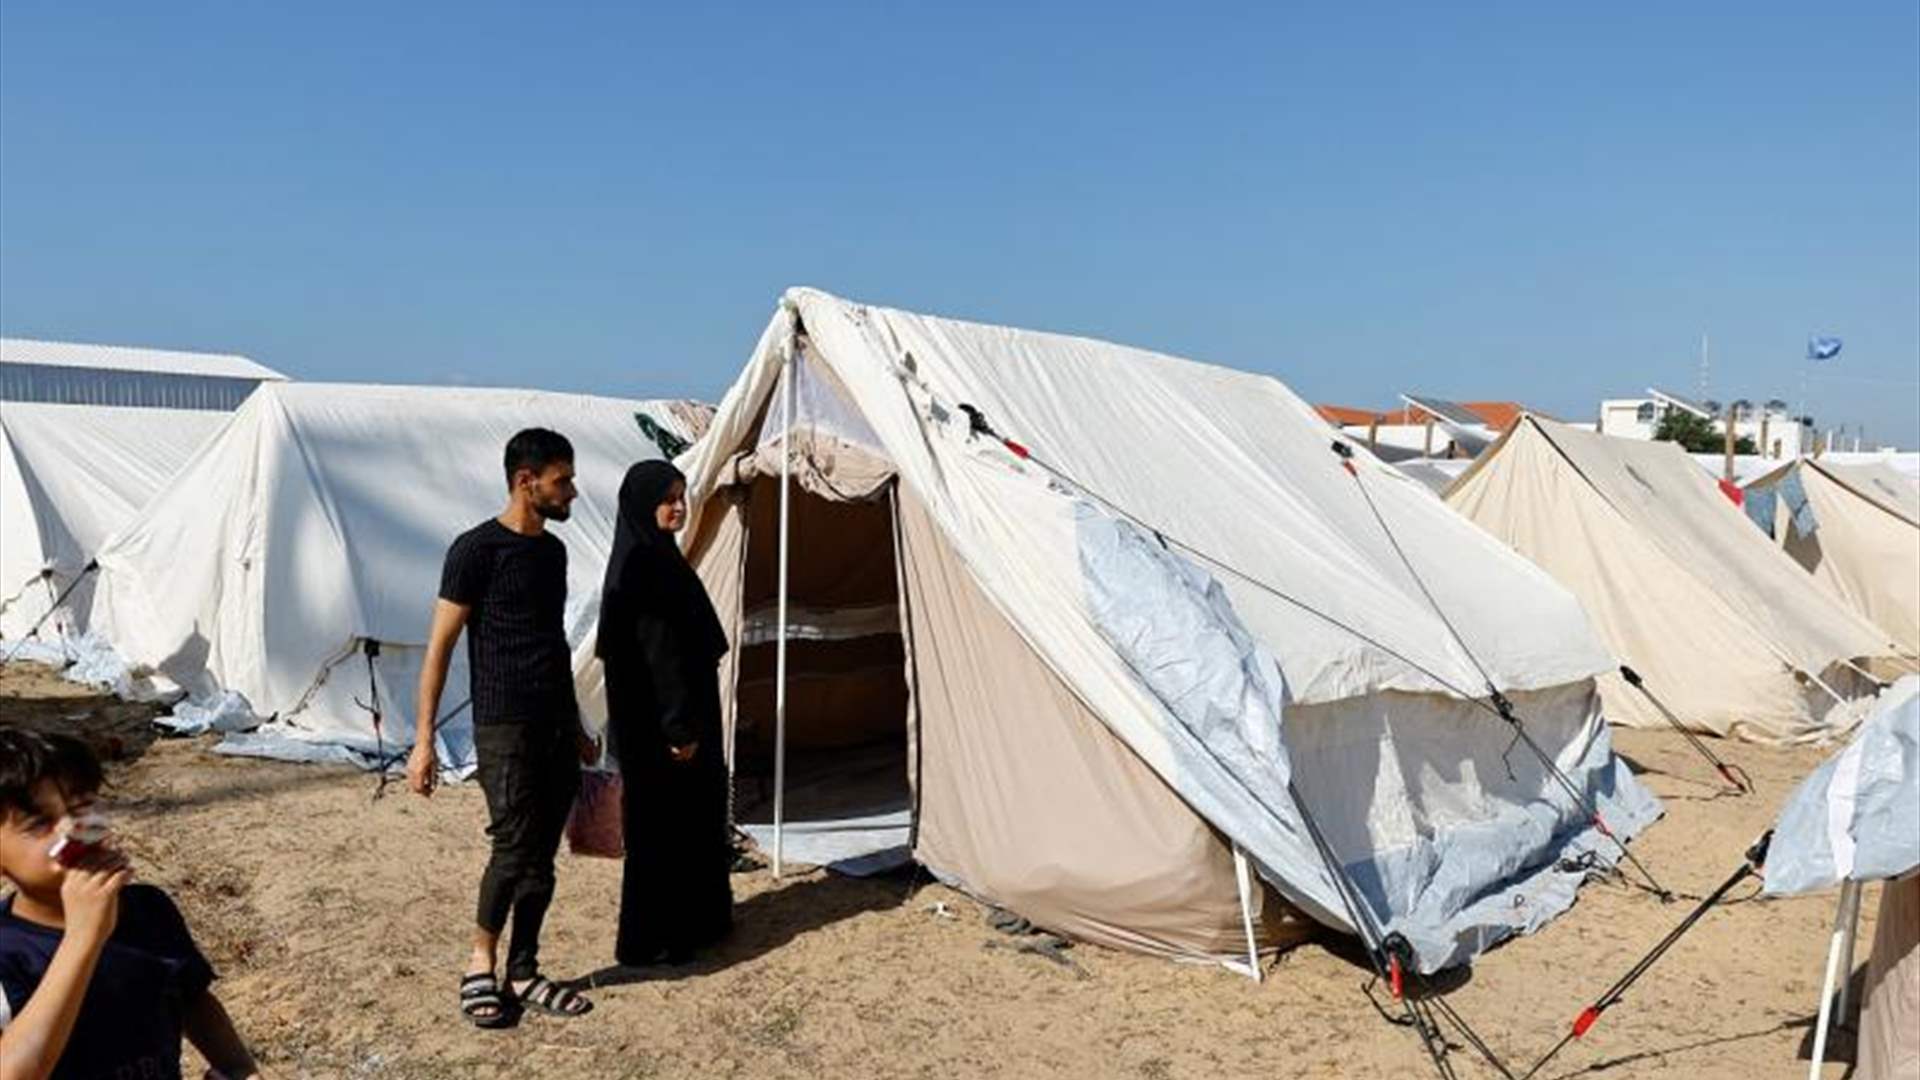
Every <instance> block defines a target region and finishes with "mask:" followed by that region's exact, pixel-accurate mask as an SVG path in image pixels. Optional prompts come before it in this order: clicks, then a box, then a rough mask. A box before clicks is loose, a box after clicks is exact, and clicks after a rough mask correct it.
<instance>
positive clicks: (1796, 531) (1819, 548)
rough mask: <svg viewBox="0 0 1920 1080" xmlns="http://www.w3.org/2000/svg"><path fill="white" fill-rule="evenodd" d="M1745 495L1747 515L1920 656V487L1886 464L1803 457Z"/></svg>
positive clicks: (1757, 482)
mask: <svg viewBox="0 0 1920 1080" xmlns="http://www.w3.org/2000/svg"><path fill="white" fill-rule="evenodd" d="M1745 496H1746V511H1747V516H1748V517H1749V518H1751V519H1753V520H1754V522H1755V523H1756V524H1758V525H1759V526H1760V527H1761V529H1763V530H1765V531H1766V532H1767V533H1768V535H1771V536H1774V537H1776V538H1777V539H1778V540H1779V542H1780V546H1781V547H1782V548H1784V549H1785V550H1786V552H1787V554H1788V555H1791V556H1793V561H1794V562H1797V563H1799V564H1800V565H1801V566H1802V567H1805V568H1806V570H1807V572H1808V573H1810V574H1812V575H1813V579H1814V580H1815V581H1817V582H1819V583H1820V585H1821V586H1822V587H1823V588H1825V589H1826V590H1827V591H1828V592H1829V593H1831V594H1833V595H1834V596H1835V597H1837V598H1839V599H1840V600H1842V601H1844V602H1846V603H1847V604H1848V605H1849V606H1851V607H1852V608H1853V609H1854V610H1855V611H1857V612H1859V613H1860V614H1862V615H1864V616H1866V617H1867V618H1868V619H1869V620H1871V621H1872V622H1873V623H1874V624H1875V625H1876V626H1878V627H1880V629H1882V630H1884V631H1885V632H1887V633H1888V634H1891V635H1892V636H1893V639H1894V641H1896V642H1898V643H1899V645H1900V647H1901V649H1902V650H1903V651H1905V652H1906V653H1907V654H1908V655H1909V656H1916V655H1920V487H1915V486H1914V485H1913V484H1912V483H1911V482H1910V481H1908V480H1907V478H1906V477H1905V476H1903V475H1901V474H1900V473H1897V472H1894V471H1893V470H1892V469H1889V468H1887V467H1886V466H1885V465H1880V464H1868V465H1836V464H1833V463H1831V462H1828V461H1826V460H1824V459H1819V458H1802V459H1800V460H1798V461H1793V462H1789V463H1787V464H1786V465H1782V466H1780V467H1779V468H1777V469H1775V470H1773V471H1772V472H1770V473H1768V474H1766V475H1765V476H1762V477H1760V478H1759V479H1757V480H1754V481H1753V482H1752V483H1750V484H1748V485H1747V487H1746V491H1745Z"/></svg>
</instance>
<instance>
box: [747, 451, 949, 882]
mask: <svg viewBox="0 0 1920 1080" xmlns="http://www.w3.org/2000/svg"><path fill="white" fill-rule="evenodd" d="M790 483H791V484H792V485H793V486H792V487H791V489H790V491H789V498H790V500H791V502H790V504H789V513H790V515H791V518H790V521H789V523H788V529H789V534H788V544H789V552H788V560H789V564H788V594H787V672H786V710H787V714H786V753H785V767H784V777H783V778H782V779H783V780H784V785H783V787H784V796H783V802H782V806H781V810H782V814H781V834H782V835H781V844H782V848H783V854H784V860H785V862H786V863H787V864H789V865H791V864H801V865H819V866H829V867H832V868H833V869H835V870H838V871H841V872H844V873H853V874H869V873H878V872H881V871H884V870H887V869H891V868H893V867H895V866H898V865H901V864H903V863H905V862H907V861H909V859H910V858H911V837H912V826H913V798H912V785H911V783H910V780H909V775H908V771H909V770H908V760H909V757H908V745H909V740H908V724H907V719H908V712H909V709H910V707H911V703H910V695H909V693H908V687H907V680H906V642H905V639H904V638H903V636H902V633H901V628H902V625H903V622H902V619H901V612H900V594H899V579H898V574H897V565H898V564H897V560H896V552H895V550H894V541H895V536H896V535H897V533H896V521H895V516H896V509H895V504H894V499H893V495H892V489H891V485H888V486H885V487H883V488H881V489H880V490H879V491H877V492H875V493H874V494H873V495H872V497H869V498H864V499H850V500H842V499H838V498H825V497H822V496H820V495H816V494H813V493H812V492H810V491H808V490H806V489H805V488H804V487H802V486H801V484H800V483H799V482H798V481H797V480H795V481H790ZM780 495H781V492H780V480H779V478H778V477H777V476H762V477H760V478H757V479H756V480H754V481H753V482H752V486H751V489H750V491H749V493H748V497H747V500H746V512H747V537H748V539H747V545H746V555H745V559H746V563H745V574H744V588H743V591H742V597H741V603H742V610H741V630H740V635H739V642H740V644H739V656H738V662H737V666H736V669H735V681H734V686H733V693H734V696H735V702H736V706H735V710H734V718H735V720H734V723H735V730H734V740H735V742H734V818H735V823H736V824H737V825H738V826H739V827H740V828H741V829H742V830H744V831H745V832H746V833H747V834H748V835H749V836H751V837H753V839H754V841H755V843H757V844H758V845H759V846H760V847H761V849H762V850H763V851H765V852H768V853H771V852H772V851H773V850H774V846H775V844H774V801H775V791H776V788H775V781H776V776H775V773H776V769H775V753H776V735H777V732H776V720H777V716H776V708H777V706H776V690H777V687H778V675H779V672H778V667H777V650H778V643H779V633H780V624H779V600H780V582H779V565H778V563H779V542H780V501H781V500H780Z"/></svg>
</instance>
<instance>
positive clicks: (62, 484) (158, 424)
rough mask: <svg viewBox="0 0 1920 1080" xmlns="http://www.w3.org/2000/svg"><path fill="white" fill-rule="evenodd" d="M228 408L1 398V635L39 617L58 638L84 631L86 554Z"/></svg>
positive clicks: (49, 635)
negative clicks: (57, 608) (55, 606)
mask: <svg viewBox="0 0 1920 1080" xmlns="http://www.w3.org/2000/svg"><path fill="white" fill-rule="evenodd" d="M227 418H228V414H227V413H224V412H214V411H208V410H198V409H145V408H125V407H119V406H102V405H64V404H61V405H49V404H41V403H38V402H20V401H8V402H0V640H6V641H9V642H18V641H19V640H20V639H21V638H22V637H23V636H25V635H27V634H29V633H32V632H34V630H35V627H36V626H38V627H39V628H40V629H39V632H38V636H39V637H40V638H41V639H42V640H45V641H48V642H54V643H57V642H58V641H59V640H60V639H62V638H64V637H66V636H68V635H77V634H79V633H81V632H83V631H84V630H85V629H86V613H87V610H88V608H89V605H90V603H91V600H92V593H93V588H92V585H93V583H92V581H91V579H90V577H89V575H87V574H86V567H87V564H88V563H89V562H90V561H92V559H93V557H94V555H95V554H96V553H97V552H98V551H99V550H100V545H101V544H102V543H104V542H105V541H106V539H107V537H108V536H110V535H111V534H112V533H113V531H114V530H115V529H117V528H119V527H120V526H121V525H123V524H125V523H126V522H127V521H129V520H131V519H132V518H133V516H134V514H135V512H137V511H138V510H139V509H140V507H141V506H142V505H144V504H145V503H146V502H147V500H148V499H150V498H152V497H153V496H154V495H155V494H156V493H157V492H159V491H160V489H161V488H162V487H163V486H164V485H165V484H166V482H167V481H168V480H169V479H170V478H172V476H173V474H174V473H175V472H177V471H178V470H179V469H180V467H181V466H182V465H185V464H186V462H187V460H188V458H190V457H192V455H193V453H194V451H196V450H198V449H199V448H200V446H201V445H202V444H203V443H205V442H206V441H207V439H208V438H209V437H211V436H212V435H213V433H214V432H216V431H218V430H219V428H220V426H221V425H222V424H224V423H226V421H227ZM63 595H64V596H65V599H64V600H63V601H62V602H61V605H60V606H61V610H60V611H58V612H52V613H51V614H49V609H50V608H52V607H53V604H54V601H55V600H59V599H60V598H61V597H62V596H63Z"/></svg>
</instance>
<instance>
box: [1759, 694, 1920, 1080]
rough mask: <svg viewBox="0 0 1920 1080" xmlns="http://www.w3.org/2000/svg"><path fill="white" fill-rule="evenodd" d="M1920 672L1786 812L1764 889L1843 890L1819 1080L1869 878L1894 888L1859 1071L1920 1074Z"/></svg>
mask: <svg viewBox="0 0 1920 1080" xmlns="http://www.w3.org/2000/svg"><path fill="white" fill-rule="evenodd" d="M1916 822H1920V676H1912V675H1909V676H1907V677H1905V678H1903V679H1901V680H1900V681H1899V682H1897V683H1895V684H1894V685H1893V686H1892V687H1891V688H1889V689H1888V690H1887V692H1886V693H1884V694H1882V695H1881V696H1880V699H1879V700H1878V701H1876V702H1875V703H1874V709H1873V715H1872V716H1870V717H1868V719H1867V721H1866V723H1864V724H1862V725H1861V727H1860V731H1859V734H1857V735H1856V736H1855V737H1854V739H1853V741H1852V742H1850V743H1849V744H1848V745H1847V747H1846V749H1844V750H1842V751H1841V752H1840V753H1838V754H1835V755H1834V756H1833V757H1831V758H1828V759H1827V760H1826V762H1825V763H1823V764H1822V765H1821V766H1820V767H1819V768H1818V769H1815V770H1814V771H1813V773H1812V775H1810V776H1808V777H1807V778H1806V780H1805V781H1803V782H1802V783H1801V784H1800V786H1799V787H1798V788H1795V789H1794V792H1793V794H1792V795H1790V796H1788V798H1787V801H1786V803H1785V805H1784V806H1782V807H1781V810H1780V817H1779V819H1778V821H1777V823H1776V824H1775V826H1774V832H1773V844H1772V847H1771V849H1770V850H1769V851H1768V853H1767V865H1766V891H1767V894H1768V895H1770V896H1796V895H1799V894H1802V893H1808V892H1812V891H1814V890H1817V889H1826V888H1830V887H1832V886H1834V885H1839V886H1840V904H1839V911H1838V913H1837V915H1836V917H1835V919H1834V933H1833V938H1832V941H1831V943H1830V945H1829V948H1828V953H1827V972H1826V982H1825V984H1824V985H1823V986H1822V987H1821V991H1820V1013H1819V1018H1818V1021H1817V1023H1816V1025H1815V1030H1814V1049H1813V1055H1812V1056H1813V1061H1812V1067H1811V1068H1810V1069H1809V1070H1808V1075H1809V1076H1810V1077H1813V1078H1815V1080H1817V1078H1818V1077H1819V1076H1820V1063H1821V1060H1822V1057H1823V1051H1824V1049H1825V1046H1826V1038H1827V1031H1828V1025H1829V1023H1830V1022H1831V1021H1832V1020H1833V1019H1834V1017H1835V1015H1836V1013H1835V1011H1834V1009H1833V1005H1834V1001H1833V998H1834V993H1833V991H1834V987H1835V986H1836V985H1838V986H1840V987H1842V988H1843V989H1841V991H1840V993H1839V995H1838V996H1839V1001H1840V1007H1839V1009H1838V1012H1837V1015H1838V1017H1839V1019H1840V1021H1841V1022H1842V1023H1845V1022H1846V1019H1847V1017H1846V1012H1847V1007H1846V1004H1845V1003H1846V1001H1847V998H1848V996H1849V994H1848V990H1847V989H1846V988H1847V987H1849V984H1850V983H1851V982H1852V972H1853V949H1854V930H1855V927H1856V925H1857V924H1858V922H1859V919H1860V905H1861V901H1862V899H1863V898H1864V893H1865V891H1866V890H1865V886H1866V884H1867V883H1869V882H1874V881H1880V882H1884V883H1885V884H1883V885H1882V886H1881V893H1880V918H1879V926H1878V929H1877V930H1876V931H1875V933H1874V940H1873V951H1872V953H1871V956H1870V958H1869V960H1868V962H1867V982H1866V994H1865V998H1864V1004H1865V1008H1864V1009H1862V1010H1861V1017H1860V1023H1859V1025H1858V1027H1857V1028H1856V1030H1857V1031H1858V1032H1859V1054H1858V1056H1857V1058H1856V1059H1855V1064H1856V1065H1857V1066H1858V1067H1859V1069H1860V1075H1862V1076H1866V1077H1907V1076H1916V1075H1920V828H1917V827H1916V825H1915V823H1916Z"/></svg>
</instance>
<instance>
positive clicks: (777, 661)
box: [773, 342, 798, 879]
mask: <svg viewBox="0 0 1920 1080" xmlns="http://www.w3.org/2000/svg"><path fill="white" fill-rule="evenodd" d="M797 351H798V350H797V347H796V346H795V345H794V343H792V342H789V343H788V345H787V356H786V361H787V363H786V370H785V371H784V372H782V373H781V387H780V389H781V398H780V636H779V638H778V639H777V640H776V643H775V645H774V669H775V670H774V677H773V696H774V701H773V876H774V877H775V878H776V879H777V878H779V877H780V875H781V872H782V871H783V870H784V869H785V868H786V867H785V860H784V858H783V856H784V855H785V853H786V845H785V842H786V835H785V831H786V802H787V584H788V581H787V548H788V525H789V522H790V521H791V518H790V516H789V515H790V513H791V510H792V505H793V475H792V473H793V465H792V461H793V459H792V457H790V456H789V454H788V452H787V451H788V440H789V439H790V438H791V437H792V433H793V374H794V368H795V367H796V366H797V365H796V364H795V362H794V361H795V358H796V353H797Z"/></svg>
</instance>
